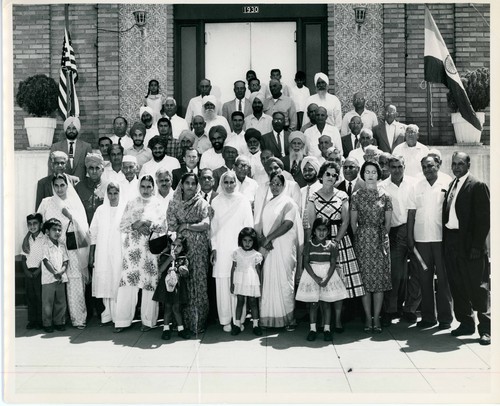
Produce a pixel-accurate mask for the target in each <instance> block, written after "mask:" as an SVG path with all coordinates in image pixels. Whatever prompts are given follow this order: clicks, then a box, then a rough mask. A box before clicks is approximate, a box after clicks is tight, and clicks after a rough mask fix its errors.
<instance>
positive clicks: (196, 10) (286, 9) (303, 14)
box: [174, 4, 328, 116]
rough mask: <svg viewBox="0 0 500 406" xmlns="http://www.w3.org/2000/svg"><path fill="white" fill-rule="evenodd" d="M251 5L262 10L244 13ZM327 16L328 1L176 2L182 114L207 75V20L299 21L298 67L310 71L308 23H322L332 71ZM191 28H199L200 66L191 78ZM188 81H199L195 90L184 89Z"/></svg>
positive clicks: (324, 48) (323, 47)
mask: <svg viewBox="0 0 500 406" xmlns="http://www.w3.org/2000/svg"><path fill="white" fill-rule="evenodd" d="M251 6H252V7H255V6H257V7H258V13H245V12H244V7H251ZM254 11H255V10H254ZM200 16H201V17H200ZM327 16H328V14H327V5H326V4H311V5H306V4H258V5H257V4H254V5H248V6H245V5H243V4H241V5H240V4H211V5H207V4H178V5H174V35H175V38H174V78H175V89H174V97H175V100H176V101H177V105H178V114H180V115H181V116H183V115H184V112H185V109H186V107H187V104H186V100H189V99H190V98H191V97H194V96H196V95H197V89H196V87H197V84H198V83H199V81H200V80H202V79H203V78H204V77H205V24H206V23H231V22H281V21H295V22H296V25H297V31H296V33H297V34H296V43H297V70H304V71H306V73H307V69H306V63H307V62H306V60H305V59H306V58H305V53H306V50H305V47H304V44H305V42H306V38H305V35H306V30H305V27H306V24H318V25H319V26H320V32H321V38H320V40H321V46H320V49H321V51H320V53H321V58H320V60H321V62H320V63H321V71H322V72H325V73H326V74H328V54H327V52H328V44H327ZM187 27H190V28H191V30H195V31H196V34H195V37H196V49H195V50H194V52H193V54H192V55H191V56H192V57H194V58H196V68H195V69H194V72H195V73H192V74H191V76H190V77H189V79H188V78H186V77H185V76H186V72H184V75H183V72H182V48H183V47H182V40H183V39H182V31H183V30H184V29H186V28H187ZM183 76H184V77H183ZM308 76H310V75H308ZM187 80H189V81H192V80H194V81H195V85H194V90H193V86H192V84H191V83H190V86H189V87H190V90H187V91H184V92H183V91H182V88H183V85H185V84H186V83H183V81H187ZM309 86H310V84H309ZM183 93H185V94H183Z"/></svg>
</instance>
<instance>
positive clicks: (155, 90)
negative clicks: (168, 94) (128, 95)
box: [144, 79, 165, 128]
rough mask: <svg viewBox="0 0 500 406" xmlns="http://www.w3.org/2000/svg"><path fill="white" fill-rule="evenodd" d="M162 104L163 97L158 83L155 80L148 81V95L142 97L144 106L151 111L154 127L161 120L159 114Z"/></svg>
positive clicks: (163, 101)
mask: <svg viewBox="0 0 500 406" xmlns="http://www.w3.org/2000/svg"><path fill="white" fill-rule="evenodd" d="M164 103H165V97H164V96H163V95H162V94H161V93H160V83H159V82H158V81H157V80H156V79H152V80H150V81H149V84H148V94H147V95H146V96H145V97H144V106H146V107H148V106H149V107H151V108H152V109H153V112H154V115H153V120H154V124H153V125H155V126H156V122H157V121H158V120H159V119H160V118H161V113H160V112H161V108H162V107H163V104H164ZM155 128H156V127H155Z"/></svg>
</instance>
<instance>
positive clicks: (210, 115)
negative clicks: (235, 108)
mask: <svg viewBox="0 0 500 406" xmlns="http://www.w3.org/2000/svg"><path fill="white" fill-rule="evenodd" d="M203 117H204V118H205V121H212V120H215V119H216V118H217V113H216V112H215V111H204V112H203Z"/></svg>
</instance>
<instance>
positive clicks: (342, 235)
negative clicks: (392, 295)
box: [304, 161, 365, 333]
mask: <svg viewBox="0 0 500 406" xmlns="http://www.w3.org/2000/svg"><path fill="white" fill-rule="evenodd" d="M339 173H340V166H339V165H338V164H337V163H335V162H330V161H327V162H325V163H324V164H323V165H322V166H321V168H320V169H319V173H318V179H319V181H320V182H321V183H322V184H323V186H322V187H321V189H319V190H318V191H317V192H315V193H313V194H312V195H311V196H310V197H309V202H308V203H307V208H306V211H305V214H304V215H305V216H306V218H305V219H304V226H305V227H306V238H307V240H306V241H308V240H309V238H310V235H309V234H310V232H309V230H310V227H311V225H312V223H313V222H314V220H315V219H316V218H317V217H322V218H324V219H328V220H330V221H331V223H332V242H333V243H334V244H336V245H337V247H338V250H339V257H338V262H339V263H340V266H341V269H342V273H343V275H342V279H343V281H344V284H345V287H346V289H347V294H348V297H349V298H353V297H360V296H363V295H364V294H365V288H364V285H363V281H362V279H361V273H360V271H359V266H358V261H357V259H356V254H355V253H354V248H353V245H352V242H351V238H350V237H349V234H348V233H347V228H348V227H349V197H348V196H347V194H346V193H345V192H342V191H341V190H338V189H336V188H335V187H334V185H335V183H336V182H337V179H338V177H339ZM307 227H309V228H307ZM333 306H334V310H335V327H334V331H335V332H337V333H341V332H343V331H344V328H343V327H342V321H341V318H340V315H341V312H342V300H339V301H336V302H334V304H333Z"/></svg>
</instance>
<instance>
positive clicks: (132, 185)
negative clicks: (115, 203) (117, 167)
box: [120, 155, 139, 203]
mask: <svg viewBox="0 0 500 406" xmlns="http://www.w3.org/2000/svg"><path fill="white" fill-rule="evenodd" d="M138 172H139V169H138V166H137V159H136V157H135V156H132V155H125V156H124V157H123V160H122V173H123V179H122V181H121V182H120V201H123V202H125V203H127V202H128V201H129V200H132V199H134V198H135V197H137V196H139V179H137V174H138ZM122 199H123V200H122Z"/></svg>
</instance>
